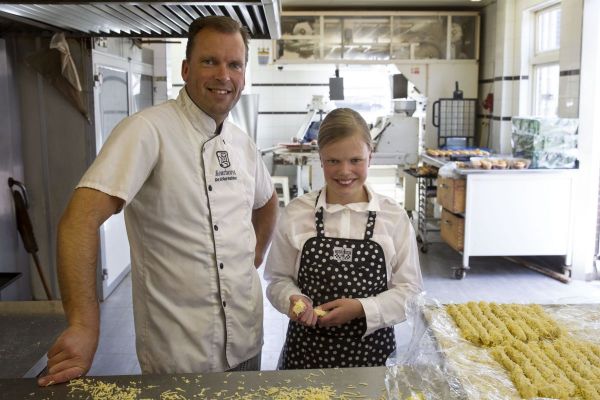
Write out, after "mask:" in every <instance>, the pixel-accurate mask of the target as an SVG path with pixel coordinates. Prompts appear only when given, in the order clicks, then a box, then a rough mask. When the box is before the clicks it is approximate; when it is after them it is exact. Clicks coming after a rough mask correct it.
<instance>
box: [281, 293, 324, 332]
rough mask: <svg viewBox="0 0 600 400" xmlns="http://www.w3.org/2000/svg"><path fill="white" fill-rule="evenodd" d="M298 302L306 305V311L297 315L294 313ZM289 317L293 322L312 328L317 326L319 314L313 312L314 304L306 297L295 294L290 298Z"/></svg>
mask: <svg viewBox="0 0 600 400" xmlns="http://www.w3.org/2000/svg"><path fill="white" fill-rule="evenodd" d="M297 301H301V302H303V303H304V306H305V307H304V310H302V311H301V312H300V313H298V314H296V313H295V312H294V305H295V304H296V302H297ZM288 316H289V317H290V319H291V320H292V321H296V322H297V323H299V324H300V325H304V326H312V327H314V326H315V325H316V324H317V319H318V317H317V314H316V313H315V311H314V310H313V307H312V302H311V301H310V300H309V299H308V298H307V297H305V296H302V295H298V294H294V295H291V296H290V308H289V310H288Z"/></svg>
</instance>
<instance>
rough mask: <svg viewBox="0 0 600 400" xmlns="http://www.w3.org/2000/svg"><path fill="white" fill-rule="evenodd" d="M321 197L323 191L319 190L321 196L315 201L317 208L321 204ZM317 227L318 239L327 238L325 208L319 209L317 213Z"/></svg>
mask: <svg viewBox="0 0 600 400" xmlns="http://www.w3.org/2000/svg"><path fill="white" fill-rule="evenodd" d="M319 197H321V190H319V194H318V195H317V199H316V200H315V207H316V206H317V203H318V202H319ZM315 227H316V229H317V237H325V224H324V223H323V207H319V209H318V210H317V212H316V213H315Z"/></svg>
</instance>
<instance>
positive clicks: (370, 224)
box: [365, 211, 377, 240]
mask: <svg viewBox="0 0 600 400" xmlns="http://www.w3.org/2000/svg"><path fill="white" fill-rule="evenodd" d="M376 217H377V213H376V212H375V211H369V217H368V218H367V228H366V229H365V240H371V238H372V237H373V229H374V228H375V218H376Z"/></svg>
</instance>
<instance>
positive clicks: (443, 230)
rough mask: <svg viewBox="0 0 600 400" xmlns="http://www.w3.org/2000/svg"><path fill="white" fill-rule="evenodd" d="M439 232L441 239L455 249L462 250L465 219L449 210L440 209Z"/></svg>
mask: <svg viewBox="0 0 600 400" xmlns="http://www.w3.org/2000/svg"><path fill="white" fill-rule="evenodd" d="M440 234H441V237H442V240H443V241H444V242H446V243H448V245H449V246H450V247H452V248H453V249H454V250H456V251H463V248H464V243H465V241H464V239H465V219H464V218H463V217H461V216H460V215H456V214H452V213H451V212H450V211H448V210H446V209H444V210H442V217H441V226H440Z"/></svg>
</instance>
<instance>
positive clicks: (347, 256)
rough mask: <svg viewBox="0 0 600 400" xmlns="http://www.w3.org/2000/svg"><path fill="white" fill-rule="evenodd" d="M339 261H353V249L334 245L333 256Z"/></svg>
mask: <svg viewBox="0 0 600 400" xmlns="http://www.w3.org/2000/svg"><path fill="white" fill-rule="evenodd" d="M331 258H333V259H334V260H335V261H337V262H344V261H347V262H350V261H352V249H348V248H346V247H334V248H333V256H332V257H331Z"/></svg>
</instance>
